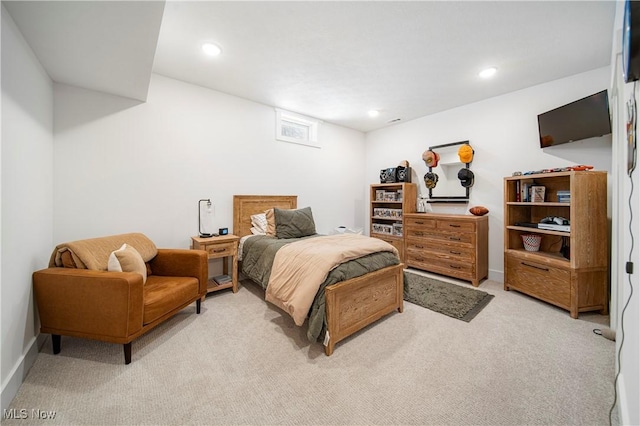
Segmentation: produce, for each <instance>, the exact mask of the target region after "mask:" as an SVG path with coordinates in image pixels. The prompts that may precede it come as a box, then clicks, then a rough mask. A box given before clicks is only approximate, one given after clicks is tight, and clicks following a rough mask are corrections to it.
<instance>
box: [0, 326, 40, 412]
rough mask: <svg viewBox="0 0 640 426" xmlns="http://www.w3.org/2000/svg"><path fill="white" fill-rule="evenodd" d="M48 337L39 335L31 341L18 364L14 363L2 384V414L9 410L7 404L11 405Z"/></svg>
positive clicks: (0, 400)
mask: <svg viewBox="0 0 640 426" xmlns="http://www.w3.org/2000/svg"><path fill="white" fill-rule="evenodd" d="M48 337H49V335H48V334H42V333H40V334H38V335H37V336H36V337H34V338H33V339H31V341H30V342H29V345H28V349H27V350H26V352H25V354H24V355H23V356H22V358H21V359H20V360H19V362H18V363H16V365H15V367H14V368H13V370H12V371H11V374H10V375H9V377H8V378H7V380H6V381H5V383H3V384H2V395H1V396H0V403H1V404H2V411H3V412H4V410H6V409H7V408H9V404H11V401H13V398H15V396H16V395H17V394H18V390H19V389H20V386H22V382H24V379H25V377H27V373H29V370H30V369H31V367H32V366H33V363H34V362H35V361H36V358H37V357H38V352H39V350H40V348H41V347H42V345H44V343H45V342H46V340H47V338H48Z"/></svg>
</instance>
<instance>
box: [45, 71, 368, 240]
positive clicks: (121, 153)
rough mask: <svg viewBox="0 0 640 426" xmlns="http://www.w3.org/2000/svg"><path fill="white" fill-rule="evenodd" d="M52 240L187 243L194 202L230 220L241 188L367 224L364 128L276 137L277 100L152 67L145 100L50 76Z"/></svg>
mask: <svg viewBox="0 0 640 426" xmlns="http://www.w3.org/2000/svg"><path fill="white" fill-rule="evenodd" d="M54 91H55V111H56V114H55V126H54V140H55V149H54V158H55V171H54V182H55V183H56V185H55V190H54V194H55V195H54V205H55V214H54V230H55V231H54V240H55V241H56V242H63V241H69V240H75V239H81V238H87V237H96V236H101V235H108V234H113V233H121V232H133V231H139V232H143V233H145V234H147V235H148V236H149V237H150V238H151V239H152V240H153V241H154V242H155V243H156V244H157V245H158V246H159V247H183V248H187V247H189V243H190V237H191V236H193V235H195V234H196V233H197V218H198V208H197V205H198V200H199V199H202V198H211V199H212V201H213V203H214V206H215V227H216V228H218V227H228V228H229V230H230V231H231V228H232V226H233V216H232V215H233V205H232V196H233V195H234V194H296V195H298V196H299V198H298V206H299V207H304V206H311V207H312V210H313V213H314V218H315V220H316V225H317V228H318V231H319V232H322V233H327V232H329V231H330V230H331V229H333V228H334V227H336V226H339V225H345V226H360V227H362V226H364V225H363V222H362V221H363V217H364V202H365V201H364V200H365V196H366V195H367V193H366V192H365V191H364V190H363V187H362V182H363V179H364V161H363V159H364V155H365V145H364V134H362V133H361V132H357V131H354V130H350V129H346V128H343V127H339V126H335V125H331V124H328V123H322V124H321V125H320V129H319V139H320V143H321V144H322V148H321V149H317V148H312V147H308V146H303V145H297V144H291V143H286V142H277V141H276V140H275V110H274V109H273V108H272V107H268V106H265V105H262V104H258V103H255V102H250V101H247V100H244V99H240V98H237V97H234V96H229V95H225V94H223V93H219V92H215V91H212V90H209V89H204V88H202V87H199V86H195V85H191V84H187V83H183V82H180V81H177V80H173V79H170V78H166V77H163V76H159V75H153V76H152V79H151V87H150V89H149V96H148V99H147V102H146V103H138V102H135V101H131V100H128V99H124V98H119V97H115V96H110V95H105V94H103V93H98V92H93V91H89V90H84V89H79V88H76V87H71V86H66V85H58V84H56V85H55V88H54Z"/></svg>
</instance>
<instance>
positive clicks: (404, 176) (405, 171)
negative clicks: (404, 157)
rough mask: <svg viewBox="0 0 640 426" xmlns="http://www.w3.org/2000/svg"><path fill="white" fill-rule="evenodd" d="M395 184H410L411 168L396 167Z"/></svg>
mask: <svg viewBox="0 0 640 426" xmlns="http://www.w3.org/2000/svg"><path fill="white" fill-rule="evenodd" d="M396 182H407V183H410V182H411V167H402V166H398V167H396Z"/></svg>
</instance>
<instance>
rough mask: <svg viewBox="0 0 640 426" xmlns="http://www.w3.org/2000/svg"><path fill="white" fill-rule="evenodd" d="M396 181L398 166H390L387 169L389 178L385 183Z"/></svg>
mask: <svg viewBox="0 0 640 426" xmlns="http://www.w3.org/2000/svg"><path fill="white" fill-rule="evenodd" d="M395 182H396V168H395V167H390V168H388V169H387V179H386V180H385V183H395Z"/></svg>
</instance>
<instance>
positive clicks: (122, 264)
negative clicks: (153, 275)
mask: <svg viewBox="0 0 640 426" xmlns="http://www.w3.org/2000/svg"><path fill="white" fill-rule="evenodd" d="M107 271H111V272H136V273H138V274H140V275H142V283H143V284H144V283H145V282H147V265H145V264H144V260H142V256H140V253H138V250H136V249H135V248H133V247H131V246H129V245H127V244H123V245H122V247H120V248H119V249H118V250H115V251H112V252H111V254H110V255H109V262H108V264H107Z"/></svg>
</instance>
